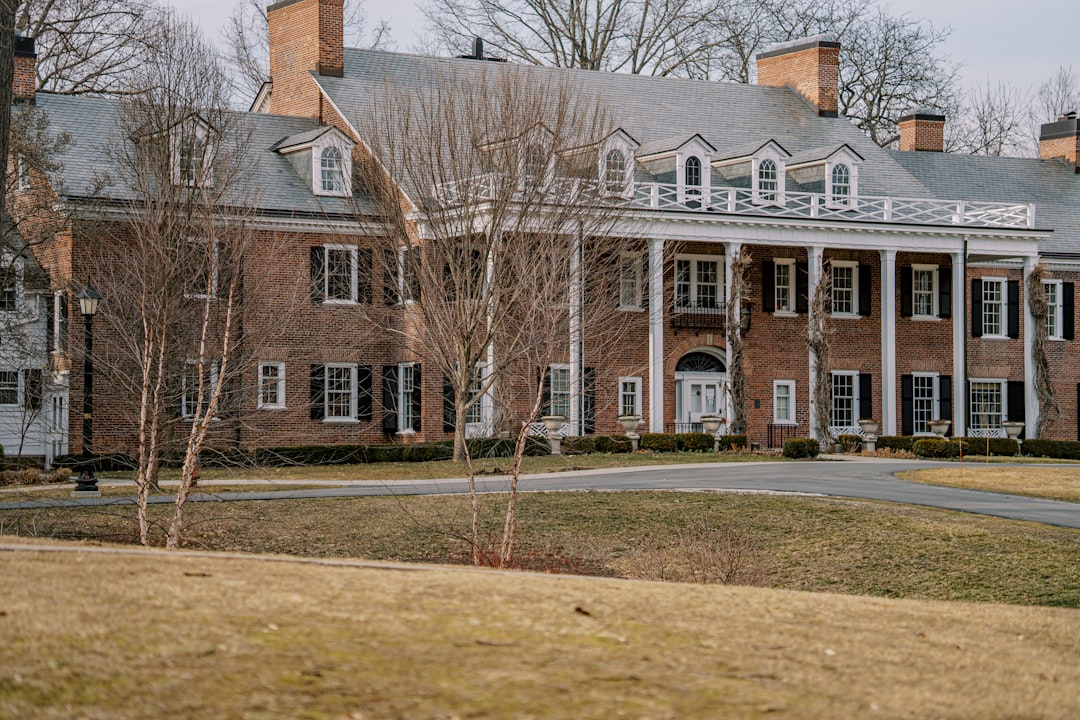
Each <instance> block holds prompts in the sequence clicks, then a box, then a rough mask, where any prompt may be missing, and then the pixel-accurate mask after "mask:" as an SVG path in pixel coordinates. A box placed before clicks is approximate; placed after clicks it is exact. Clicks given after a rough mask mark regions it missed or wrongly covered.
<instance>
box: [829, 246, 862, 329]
mask: <svg viewBox="0 0 1080 720" xmlns="http://www.w3.org/2000/svg"><path fill="white" fill-rule="evenodd" d="M837 268H850V269H851V309H850V310H842V311H838V310H837V309H836V290H837V286H836V269H837ZM829 272H830V273H832V281H833V282H832V290H831V297H830V300H831V306H832V313H831V314H832V316H833V317H859V263H858V262H856V261H854V260H833V261H832V262H831V263H830V267H829Z"/></svg>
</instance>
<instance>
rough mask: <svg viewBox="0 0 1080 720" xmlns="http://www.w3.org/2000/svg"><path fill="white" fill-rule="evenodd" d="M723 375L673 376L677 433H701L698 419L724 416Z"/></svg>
mask: <svg viewBox="0 0 1080 720" xmlns="http://www.w3.org/2000/svg"><path fill="white" fill-rule="evenodd" d="M725 380H726V375H725V374H723V373H676V374H675V387H676V393H675V405H676V407H675V423H676V429H675V431H676V432H701V418H702V417H703V416H706V415H719V416H721V417H723V416H724V415H725V414H726V412H725V411H726V409H727V403H726V402H725V399H724V381H725Z"/></svg>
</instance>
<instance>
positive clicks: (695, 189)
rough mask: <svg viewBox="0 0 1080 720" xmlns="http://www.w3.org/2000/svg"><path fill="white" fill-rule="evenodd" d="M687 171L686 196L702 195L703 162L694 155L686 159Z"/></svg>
mask: <svg viewBox="0 0 1080 720" xmlns="http://www.w3.org/2000/svg"><path fill="white" fill-rule="evenodd" d="M685 171H686V174H685V175H684V177H685V184H686V194H687V195H701V160H699V159H698V158H697V157H695V156H693V155H691V156H690V157H688V158H686V165H685Z"/></svg>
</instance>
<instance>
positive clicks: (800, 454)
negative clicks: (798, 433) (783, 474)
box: [782, 438, 821, 458]
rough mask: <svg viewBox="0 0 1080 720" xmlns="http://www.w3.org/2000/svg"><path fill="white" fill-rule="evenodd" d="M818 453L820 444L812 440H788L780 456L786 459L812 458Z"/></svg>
mask: <svg viewBox="0 0 1080 720" xmlns="http://www.w3.org/2000/svg"><path fill="white" fill-rule="evenodd" d="M820 452H821V444H820V443H818V441H817V440H815V439H814V438H788V439H787V440H785V441H784V451H783V453H782V454H783V456H784V457H786V458H812V457H817V456H818V453H820Z"/></svg>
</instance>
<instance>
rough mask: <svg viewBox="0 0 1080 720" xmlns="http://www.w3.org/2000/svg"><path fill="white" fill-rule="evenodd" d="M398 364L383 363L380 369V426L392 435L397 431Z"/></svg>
mask: <svg viewBox="0 0 1080 720" xmlns="http://www.w3.org/2000/svg"><path fill="white" fill-rule="evenodd" d="M397 394H398V366H397V365H383V369H382V407H383V416H382V427H383V432H385V433H387V434H388V435H392V434H394V433H396V432H397V431H398V412H397Z"/></svg>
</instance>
